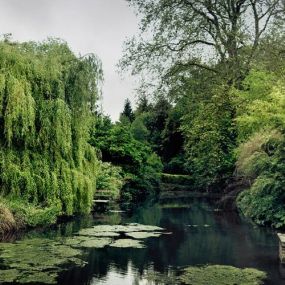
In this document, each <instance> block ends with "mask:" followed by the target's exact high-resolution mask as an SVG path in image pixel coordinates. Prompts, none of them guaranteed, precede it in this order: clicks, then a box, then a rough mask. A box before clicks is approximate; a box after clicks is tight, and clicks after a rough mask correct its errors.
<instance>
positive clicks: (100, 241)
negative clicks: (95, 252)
mask: <svg viewBox="0 0 285 285" xmlns="http://www.w3.org/2000/svg"><path fill="white" fill-rule="evenodd" d="M111 243H112V239H111V238H97V239H89V240H86V241H84V242H82V243H81V244H80V245H79V246H81V247H87V248H103V247H105V246H106V245H109V244H111Z"/></svg>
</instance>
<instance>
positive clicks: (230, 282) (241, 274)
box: [146, 265, 266, 285]
mask: <svg viewBox="0 0 285 285" xmlns="http://www.w3.org/2000/svg"><path fill="white" fill-rule="evenodd" d="M170 273H171V274H169V272H168V273H166V274H162V273H156V272H153V273H148V274H147V276H146V279H147V280H148V281H150V282H152V283H154V284H157V282H158V283H159V284H164V285H180V284H183V285H262V284H264V280H265V279H266V273H265V272H263V271H259V270H257V269H254V268H245V269H241V268H236V267H233V266H226V265H206V266H190V267H187V268H185V269H184V270H183V271H180V272H178V271H173V272H170Z"/></svg>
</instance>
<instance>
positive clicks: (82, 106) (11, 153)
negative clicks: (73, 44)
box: [0, 40, 102, 215]
mask: <svg viewBox="0 0 285 285" xmlns="http://www.w3.org/2000/svg"><path fill="white" fill-rule="evenodd" d="M0 58H1V60H0V69H1V75H0V78H1V79H0V102H1V105H0V110H1V111H0V132H1V140H0V154H1V165H0V183H1V190H0V191H1V192H0V193H1V195H2V196H5V197H10V199H11V200H13V199H14V200H17V199H18V200H20V201H22V202H23V203H30V204H32V205H34V206H39V207H40V208H42V209H44V208H46V209H50V210H51V211H53V212H54V213H56V215H57V214H66V215H72V214H73V213H85V212H89V211H90V207H91V203H92V199H93V194H94V191H95V188H96V173H97V171H98V160H97V157H96V153H95V149H94V148H92V147H91V145H89V143H88V137H89V127H90V124H91V122H92V120H93V119H92V118H93V117H94V110H95V104H96V100H97V99H98V82H99V81H100V80H101V77H102V75H101V74H102V72H101V67H100V62H99V61H98V59H97V58H96V57H95V56H93V55H89V56H88V57H82V58H77V57H76V56H75V55H74V54H73V53H72V52H71V51H70V49H69V48H68V46H67V44H66V43H65V42H62V41H59V40H48V41H46V42H43V43H34V42H28V43H22V44H19V43H14V42H9V41H5V42H1V43H0Z"/></svg>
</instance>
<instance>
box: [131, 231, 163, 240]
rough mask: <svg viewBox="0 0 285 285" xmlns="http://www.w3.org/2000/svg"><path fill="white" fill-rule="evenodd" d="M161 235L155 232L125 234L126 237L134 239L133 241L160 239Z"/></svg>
mask: <svg viewBox="0 0 285 285" xmlns="http://www.w3.org/2000/svg"><path fill="white" fill-rule="evenodd" d="M161 235H162V233H157V232H153V233H152V232H130V233H126V236H128V237H131V238H134V239H145V238H151V237H160V236H161Z"/></svg>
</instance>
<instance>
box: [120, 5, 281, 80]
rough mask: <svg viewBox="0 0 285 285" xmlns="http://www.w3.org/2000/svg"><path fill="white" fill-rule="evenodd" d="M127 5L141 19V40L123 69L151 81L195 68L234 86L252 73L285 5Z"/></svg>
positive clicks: (133, 43) (129, 47)
mask: <svg viewBox="0 0 285 285" xmlns="http://www.w3.org/2000/svg"><path fill="white" fill-rule="evenodd" d="M127 1H128V2H129V4H130V6H132V7H134V9H135V10H136V12H137V13H138V14H139V15H140V16H141V25H140V30H141V34H140V35H139V36H138V37H137V38H133V39H131V40H129V41H128V42H127V43H126V46H125V55H124V57H123V59H122V61H121V65H122V67H123V68H127V67H129V68H131V70H132V72H133V74H138V73H143V72H144V71H147V77H148V78H149V77H150V71H152V72H154V76H156V75H158V74H159V75H160V76H161V77H162V78H163V79H167V78H169V77H171V76H173V75H175V74H179V73H186V74H189V70H191V68H192V67H195V68H203V69H206V70H209V71H211V72H213V73H218V74H221V75H222V76H225V77H226V81H227V82H229V83H230V84H232V83H235V82H236V81H239V80H240V79H242V78H244V77H245V76H246V74H247V73H248V70H249V68H250V65H251V62H252V59H253V57H254V55H255V53H256V50H257V47H258V45H259V43H260V40H261V39H262V37H263V35H264V34H265V33H266V31H267V30H268V29H269V28H270V27H272V25H273V24H275V23H276V22H277V20H280V18H281V17H283V16H284V3H283V1H282V0H266V1H258V0H219V1H217V0H198V1H196V0H195V1H193V0H127ZM279 23H280V21H279ZM150 34H151V37H150V36H149V35H150ZM154 79H155V80H157V78H154ZM151 80H153V78H151Z"/></svg>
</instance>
